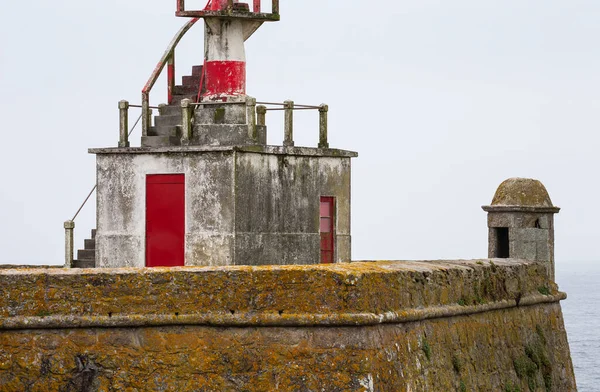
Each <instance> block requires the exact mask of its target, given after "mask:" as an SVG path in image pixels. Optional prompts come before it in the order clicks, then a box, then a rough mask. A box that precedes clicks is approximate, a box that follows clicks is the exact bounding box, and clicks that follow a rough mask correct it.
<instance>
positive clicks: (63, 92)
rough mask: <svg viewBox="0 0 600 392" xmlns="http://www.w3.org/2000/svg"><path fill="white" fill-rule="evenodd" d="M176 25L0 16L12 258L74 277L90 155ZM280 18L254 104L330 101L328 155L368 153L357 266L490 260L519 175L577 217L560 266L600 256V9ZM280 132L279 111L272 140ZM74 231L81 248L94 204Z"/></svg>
mask: <svg viewBox="0 0 600 392" xmlns="http://www.w3.org/2000/svg"><path fill="white" fill-rule="evenodd" d="M188 2H189V5H190V6H194V5H195V6H197V7H198V8H200V7H201V6H202V5H203V4H202V3H203V1H200V0H188ZM204 2H205V0H204ZM174 11H175V1H173V0H165V1H159V0H127V1H124V0H118V1H117V0H104V1H94V2H91V1H80V0H79V1H75V0H61V1H48V0H29V1H27V2H15V1H11V2H9V1H4V2H2V4H1V5H0V114H1V116H0V121H1V123H0V129H2V146H3V148H2V152H1V153H0V171H1V172H0V173H1V179H2V186H1V188H0V190H1V191H0V249H1V250H2V257H1V258H0V262H1V263H19V264H26V263H31V264H61V263H63V258H64V256H63V255H64V249H63V238H64V237H63V236H64V231H63V226H62V225H63V222H64V221H65V220H67V219H70V217H72V215H73V214H74V213H75V211H76V210H77V208H78V206H79V204H80V203H81V202H82V201H83V199H84V198H85V196H86V195H87V193H88V192H89V190H90V189H91V188H92V186H93V185H94V183H95V157H94V156H93V155H89V154H88V153H87V148H89V147H106V146H115V145H116V143H117V140H118V111H117V102H118V101H119V100H120V99H127V100H129V101H130V102H131V103H139V102H140V91H141V88H142V86H143V85H144V84H145V82H146V80H147V79H148V77H149V76H150V73H151V72H152V70H153V68H154V66H155V64H156V62H157V61H158V59H159V58H160V57H161V55H162V53H163V51H164V49H165V48H166V46H167V44H168V43H169V41H170V40H171V38H172V37H173V35H174V34H175V32H176V31H177V30H178V29H179V27H180V26H181V25H183V24H184V23H185V22H186V20H185V19H183V18H176V17H174ZM281 14H282V20H281V22H279V23H272V24H268V25H264V26H263V27H261V29H260V30H259V31H258V32H257V33H256V34H255V35H254V36H253V37H251V38H250V40H249V41H247V46H246V52H247V53H246V54H247V60H248V93H249V94H250V95H252V96H255V97H257V98H258V99H259V100H269V101H283V100H285V99H293V100H295V101H296V102H297V103H301V104H319V103H322V102H325V103H327V104H329V106H330V112H329V119H330V143H331V146H332V147H335V148H343V149H348V150H354V151H358V152H359V154H360V155H359V157H358V158H357V159H355V160H354V161H353V177H352V181H353V184H352V185H353V193H352V197H353V205H352V234H353V238H352V241H353V258H354V259H438V258H478V257H486V256H487V227H486V216H485V213H484V212H483V211H482V210H481V208H480V206H481V205H484V204H489V203H490V202H491V199H492V196H493V194H494V191H495V189H496V187H497V186H498V185H499V184H500V183H501V182H502V181H503V180H504V179H506V178H509V177H517V176H518V177H532V178H537V179H539V180H541V181H542V182H543V183H544V184H545V185H546V187H547V189H548V191H549V193H550V196H551V198H552V200H553V202H554V203H555V205H558V206H560V207H561V208H562V211H561V213H560V214H559V215H557V217H556V218H557V219H556V257H557V263H571V262H576V261H589V262H591V261H594V260H600V247H599V246H598V239H599V233H600V225H599V224H598V222H600V210H599V209H598V206H599V202H598V193H599V185H598V180H597V178H598V175H597V167H598V163H599V160H600V158H599V154H598V148H599V143H598V141H599V136H598V129H599V128H600V116H599V113H600V110H599V109H600V78H599V75H600V46H599V45H598V43H597V40H598V37H600V31H599V30H600V24H599V23H598V20H600V2H598V1H597V0H588V1H581V0H569V1H565V0H560V1H559V0H528V1H523V0H503V1H492V0H486V1H482V0H469V1H467V0H453V1H448V0H439V1H433V0H412V1H392V0H382V1H376V2H374V1H358V0H344V1H334V0H328V1H323V0H302V1H299V0H281ZM202 35H203V29H202V25H201V23H198V24H197V25H196V27H195V28H194V29H193V30H191V31H190V33H189V34H188V36H186V38H185V39H184V41H183V42H182V45H181V46H180V49H179V51H178V52H177V55H178V57H177V61H178V62H177V66H178V70H177V71H178V75H180V76H181V75H184V74H189V73H190V71H191V66H192V65H194V64H201V63H202V57H203V49H202V47H203V40H202ZM164 84H165V82H164V80H161V81H159V83H158V84H157V88H156V89H155V91H154V92H153V95H152V103H153V104H158V103H161V102H164V101H165V88H164ZM132 116H134V113H132ZM297 121H298V123H297V126H296V128H295V134H296V144H297V145H307V146H316V143H317V139H318V129H317V115H316V113H313V112H306V113H305V112H301V113H299V114H298V115H297ZM281 123H282V120H281V118H279V117H278V116H277V115H273V116H271V113H270V114H269V118H268V119H267V125H269V126H270V128H269V132H270V134H269V142H270V143H271V144H280V143H281V140H282V127H281ZM139 136H140V132H139V129H138V130H137V131H136V132H135V133H134V135H133V136H132V137H133V140H134V142H135V143H137V144H139ZM76 225H77V227H76V247H77V248H81V247H82V246H83V240H84V239H85V238H87V237H88V236H89V230H90V229H91V228H92V227H95V199H93V200H91V203H89V204H88V205H87V206H86V208H85V209H84V210H83V212H82V214H81V215H80V216H79V217H78V219H77V221H76Z"/></svg>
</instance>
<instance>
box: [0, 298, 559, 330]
mask: <svg viewBox="0 0 600 392" xmlns="http://www.w3.org/2000/svg"><path fill="white" fill-rule="evenodd" d="M566 298H567V295H566V294H565V293H562V292H559V293H557V294H555V295H546V296H545V295H531V296H528V297H525V298H522V299H521V301H520V302H519V303H517V301H515V300H510V301H499V302H493V303H489V304H483V305H470V306H468V305H467V306H461V305H454V306H451V305H449V306H435V307H429V308H425V309H405V310H398V311H390V312H386V313H381V314H373V313H334V314H284V313H282V314H279V313H275V314H273V313H259V314H256V313H250V312H244V313H235V312H234V313H230V312H219V313H207V314H186V315H181V314H159V315H125V316H114V317H113V316H74V315H60V316H48V317H9V318H5V319H2V320H0V330H2V329H5V330H10V329H61V328H125V327H128V328H129V327H159V326H173V325H204V326H215V327H217V326H218V327H309V326H336V327H343V326H367V325H378V324H399V323H408V322H413V321H423V320H431V319H437V318H444V317H455V316H468V315H473V314H478V313H484V312H490V311H494V310H501V309H509V308H515V307H517V306H533V305H539V304H545V303H553V302H559V301H561V300H564V299H566Z"/></svg>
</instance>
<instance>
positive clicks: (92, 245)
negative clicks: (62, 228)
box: [83, 240, 96, 250]
mask: <svg viewBox="0 0 600 392" xmlns="http://www.w3.org/2000/svg"><path fill="white" fill-rule="evenodd" d="M83 244H84V245H83V248H84V249H90V250H94V249H96V240H84V241H83Z"/></svg>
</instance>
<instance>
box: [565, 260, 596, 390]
mask: <svg viewBox="0 0 600 392" xmlns="http://www.w3.org/2000/svg"><path fill="white" fill-rule="evenodd" d="M556 282H557V283H558V286H559V289H560V290H561V291H564V292H566V293H567V295H568V298H567V299H566V300H565V301H562V302H561V306H562V310H563V316H564V319H565V327H566V328H567V337H568V339H569V346H570V347H571V358H572V359H573V367H574V368H575V378H576V380H577V390H578V391H579V392H600V262H598V263H567V262H561V261H560V260H557V261H556Z"/></svg>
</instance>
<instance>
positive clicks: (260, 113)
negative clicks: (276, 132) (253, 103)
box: [256, 105, 267, 126]
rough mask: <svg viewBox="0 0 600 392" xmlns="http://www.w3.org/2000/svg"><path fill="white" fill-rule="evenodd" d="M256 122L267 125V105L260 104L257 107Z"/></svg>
mask: <svg viewBox="0 0 600 392" xmlns="http://www.w3.org/2000/svg"><path fill="white" fill-rule="evenodd" d="M256 118H257V120H256V122H257V124H258V125H263V126H264V125H267V107H266V106H264V105H258V106H257V107H256Z"/></svg>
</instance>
